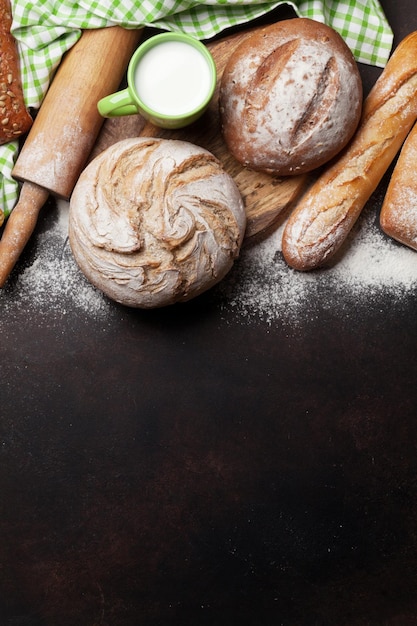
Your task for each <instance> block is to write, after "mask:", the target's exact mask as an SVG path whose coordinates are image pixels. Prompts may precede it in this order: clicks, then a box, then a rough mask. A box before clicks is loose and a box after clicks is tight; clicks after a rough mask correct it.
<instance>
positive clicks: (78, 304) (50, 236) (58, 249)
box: [0, 201, 110, 325]
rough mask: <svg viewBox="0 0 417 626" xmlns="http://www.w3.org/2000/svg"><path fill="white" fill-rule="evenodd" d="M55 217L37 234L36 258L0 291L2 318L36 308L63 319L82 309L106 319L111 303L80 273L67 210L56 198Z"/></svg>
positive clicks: (67, 207) (66, 205)
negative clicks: (72, 247)
mask: <svg viewBox="0 0 417 626" xmlns="http://www.w3.org/2000/svg"><path fill="white" fill-rule="evenodd" d="M56 209H57V210H56V219H55V220H54V221H53V224H52V225H51V226H50V227H49V228H48V229H47V230H45V231H44V232H42V233H40V234H39V235H38V237H37V243H36V251H35V252H34V253H33V254H32V255H31V256H32V257H33V259H34V260H33V261H32V262H31V263H30V264H29V265H26V267H24V268H23V270H20V271H19V272H16V282H13V280H10V285H9V284H7V285H6V287H5V288H4V289H2V290H0V308H1V311H2V316H1V317H0V325H1V321H2V320H3V321H4V320H6V322H7V320H8V319H10V315H11V314H13V313H14V312H15V311H18V310H21V309H24V310H26V311H33V310H36V311H37V312H39V313H42V312H47V313H48V316H50V315H55V316H56V317H59V318H62V316H63V315H66V314H68V315H69V314H74V312H75V313H77V312H79V313H82V314H87V315H89V316H93V317H97V318H102V319H104V318H105V317H106V316H107V314H108V312H109V311H110V303H109V302H108V301H107V300H106V298H105V297H104V296H103V295H102V294H101V292H99V291H98V290H96V289H95V288H94V287H93V286H92V285H91V284H90V283H89V282H88V281H87V280H86V279H85V278H84V276H83V275H82V274H81V272H80V271H79V269H78V267H77V265H76V263H75V260H74V258H73V255H72V252H71V249H70V246H69V242H68V209H69V205H68V203H67V202H64V201H57V207H56Z"/></svg>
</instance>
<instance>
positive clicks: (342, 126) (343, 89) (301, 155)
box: [220, 18, 363, 176]
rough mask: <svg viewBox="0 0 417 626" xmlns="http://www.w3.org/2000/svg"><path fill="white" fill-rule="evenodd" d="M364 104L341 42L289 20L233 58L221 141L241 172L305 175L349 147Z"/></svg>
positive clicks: (326, 31) (313, 25)
mask: <svg viewBox="0 0 417 626" xmlns="http://www.w3.org/2000/svg"><path fill="white" fill-rule="evenodd" d="M362 97H363V94H362V81H361V78H360V74H359V70H358V67H357V65H356V62H355V60H354V58H353V55H352V53H351V51H350V49H349V48H348V47H347V45H346V44H345V42H344V41H343V39H342V38H341V37H340V35H339V34H338V33H336V32H335V31H334V30H333V29H331V28H330V27H328V26H326V25H325V24H320V23H319V22H315V21H313V20H310V19H306V18H295V19H291V20H285V21H282V22H278V23H276V24H273V25H272V26H267V27H265V28H264V29H262V30H260V31H258V32H256V33H255V34H254V35H252V36H249V37H248V38H247V39H245V40H244V41H243V42H242V43H241V44H240V45H239V46H238V47H237V49H236V50H235V51H234V53H233V54H232V56H231V58H230V59H229V61H228V63H227V65H226V68H225V70H224V73H223V76H222V80H221V85H220V113H221V120H222V130H223V136H224V139H225V142H226V144H227V146H228V149H229V150H230V152H231V153H232V154H233V155H234V157H235V158H236V159H237V160H238V161H239V162H240V163H242V164H243V165H246V166H249V167H251V168H252V169H255V170H261V171H265V172H267V173H270V174H274V175H278V176H287V175H292V174H302V173H306V172H309V171H311V170H313V169H315V168H317V167H319V166H321V165H323V163H325V162H326V161H328V160H330V159H331V158H332V157H333V156H335V155H336V154H337V153H338V152H339V151H340V150H341V149H342V148H343V147H344V146H345V145H346V144H347V143H348V141H349V139H350V138H351V137H352V135H353V133H354V131H355V129H356V127H357V125H358V122H359V118H360V113H361V107H362Z"/></svg>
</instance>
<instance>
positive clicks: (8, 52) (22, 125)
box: [0, 0, 32, 144]
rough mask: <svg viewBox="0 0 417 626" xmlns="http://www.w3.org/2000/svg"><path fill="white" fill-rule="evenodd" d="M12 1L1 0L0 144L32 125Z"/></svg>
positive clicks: (12, 138) (15, 137) (16, 136)
mask: <svg viewBox="0 0 417 626" xmlns="http://www.w3.org/2000/svg"><path fill="white" fill-rule="evenodd" d="M11 25H12V14H11V8H10V3H9V1H8V0H0V144H4V143H7V142H8V141H12V140H15V139H18V138H19V137H20V136H21V135H23V134H24V133H26V132H27V131H28V130H29V129H30V127H31V126H32V117H31V116H30V114H29V112H28V110H27V108H26V106H25V102H24V98H23V91H22V84H21V80H20V66H19V56H18V51H17V45H16V41H15V39H14V37H13V35H12V34H11V32H10V28H11Z"/></svg>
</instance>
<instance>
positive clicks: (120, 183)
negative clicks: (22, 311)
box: [69, 137, 246, 308]
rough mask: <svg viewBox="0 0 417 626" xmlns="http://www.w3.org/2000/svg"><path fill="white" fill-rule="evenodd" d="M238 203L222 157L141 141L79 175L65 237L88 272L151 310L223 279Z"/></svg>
mask: <svg viewBox="0 0 417 626" xmlns="http://www.w3.org/2000/svg"><path fill="white" fill-rule="evenodd" d="M245 225H246V214H245V209H244V205H243V200H242V198H241V196H240V193H239V191H238V189H237V187H236V185H235V183H234V181H233V179H232V178H231V177H230V176H229V175H228V174H227V173H226V172H225V170H224V169H223V167H222V165H221V164H220V162H219V161H218V160H217V159H216V157H214V156H213V155H212V154H211V153H210V152H208V151H207V150H204V149H203V148H201V147H199V146H196V145H194V144H191V143H189V142H186V141H180V140H169V139H158V138H148V137H138V138H133V139H125V140H122V141H119V142H118V143H116V144H114V145H112V146H110V147H109V148H107V149H106V150H105V151H104V152H102V153H101V154H100V155H99V156H97V157H96V158H95V159H94V160H93V161H92V162H91V163H90V164H89V165H88V166H87V167H86V168H85V170H84V171H83V172H82V174H81V176H80V178H79V180H78V182H77V184H76V186H75V189H74V191H73V194H72V196H71V200H70V218H69V241H70V244H71V248H72V251H73V253H74V257H75V259H76V261H77V263H78V265H79V267H80V269H81V270H82V271H83V273H84V274H85V276H86V277H87V278H88V279H89V280H90V282H91V283H93V285H95V286H96V287H97V288H98V289H100V290H101V291H103V292H104V293H105V294H106V295H107V296H109V297H110V298H112V299H113V300H116V301H118V302H120V303H121V304H124V305H127V306H131V307H138V308H155V307H161V306H166V305H168V304H173V303H174V302H179V301H184V300H189V299H190V298H193V297H195V296H197V295H198V294H200V293H202V292H203V291H206V290H207V289H209V288H210V287H212V286H213V285H215V284H216V283H217V282H219V281H220V280H221V279H222V278H223V277H224V276H225V274H226V273H227V272H228V271H229V270H230V268H231V267H232V265H233V263H234V261H235V259H236V258H237V256H238V254H239V252H240V247H241V244H242V241H243V236H244V232H245Z"/></svg>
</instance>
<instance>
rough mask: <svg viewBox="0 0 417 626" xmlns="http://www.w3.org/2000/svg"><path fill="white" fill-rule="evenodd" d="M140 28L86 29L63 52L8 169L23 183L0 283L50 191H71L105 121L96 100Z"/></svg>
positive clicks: (2, 252) (124, 61) (120, 69)
mask: <svg viewBox="0 0 417 626" xmlns="http://www.w3.org/2000/svg"><path fill="white" fill-rule="evenodd" d="M142 30H143V29H137V30H127V29H124V28H121V27H119V26H112V27H109V28H103V29H96V30H95V29H93V30H86V31H84V32H83V33H82V35H81V37H80V39H79V40H78V42H77V43H76V44H75V45H74V46H73V48H72V49H71V50H70V51H69V52H68V53H67V54H66V55H65V57H64V59H63V61H62V63H61V65H60V66H59V68H58V70H57V72H56V75H55V78H54V80H53V81H52V83H51V86H50V87H49V90H48V92H47V94H46V96H45V98H44V101H43V103H42V106H41V107H40V109H39V113H38V115H37V117H36V119H35V122H34V124H33V126H32V128H31V130H30V133H29V135H28V137H27V138H26V141H25V144H24V146H23V148H22V151H21V153H20V155H19V157H18V159H17V161H16V164H15V167H14V169H13V176H14V177H15V178H16V179H17V180H19V181H23V185H22V188H21V192H20V197H19V201H18V203H17V204H16V206H15V208H14V209H13V211H12V213H11V215H10V217H9V218H8V220H7V222H6V226H5V229H4V232H3V236H2V238H1V240H0V287H3V286H4V284H5V283H6V281H7V278H8V276H9V274H10V272H11V271H12V269H13V267H14V266H15V264H16V262H17V261H18V259H19V256H20V254H21V253H22V251H23V249H24V247H25V245H26V243H27V242H28V240H29V238H30V236H31V235H32V233H33V230H34V228H35V226H36V222H37V219H38V215H39V212H40V210H41V208H42V207H43V205H44V204H45V202H46V200H47V199H48V196H49V194H50V193H51V194H53V195H55V196H58V197H62V198H69V196H70V195H71V192H72V190H73V188H74V186H75V183H76V182H77V180H78V177H79V175H80V173H81V171H82V169H83V167H84V166H85V164H86V161H87V159H88V157H89V154H90V152H91V150H92V148H93V145H94V142H95V140H96V138H97V135H98V133H99V131H100V128H101V125H102V123H103V121H104V120H103V118H102V117H101V116H100V115H99V113H98V111H97V102H98V100H99V99H100V98H102V97H103V96H105V95H107V94H109V93H112V92H113V91H115V90H116V89H118V87H119V86H120V83H121V81H122V79H123V76H124V73H125V71H126V68H127V65H128V63H129V60H130V57H131V56H132V54H133V52H134V50H135V49H136V47H137V45H138V43H139V39H140V36H141V33H142Z"/></svg>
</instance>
